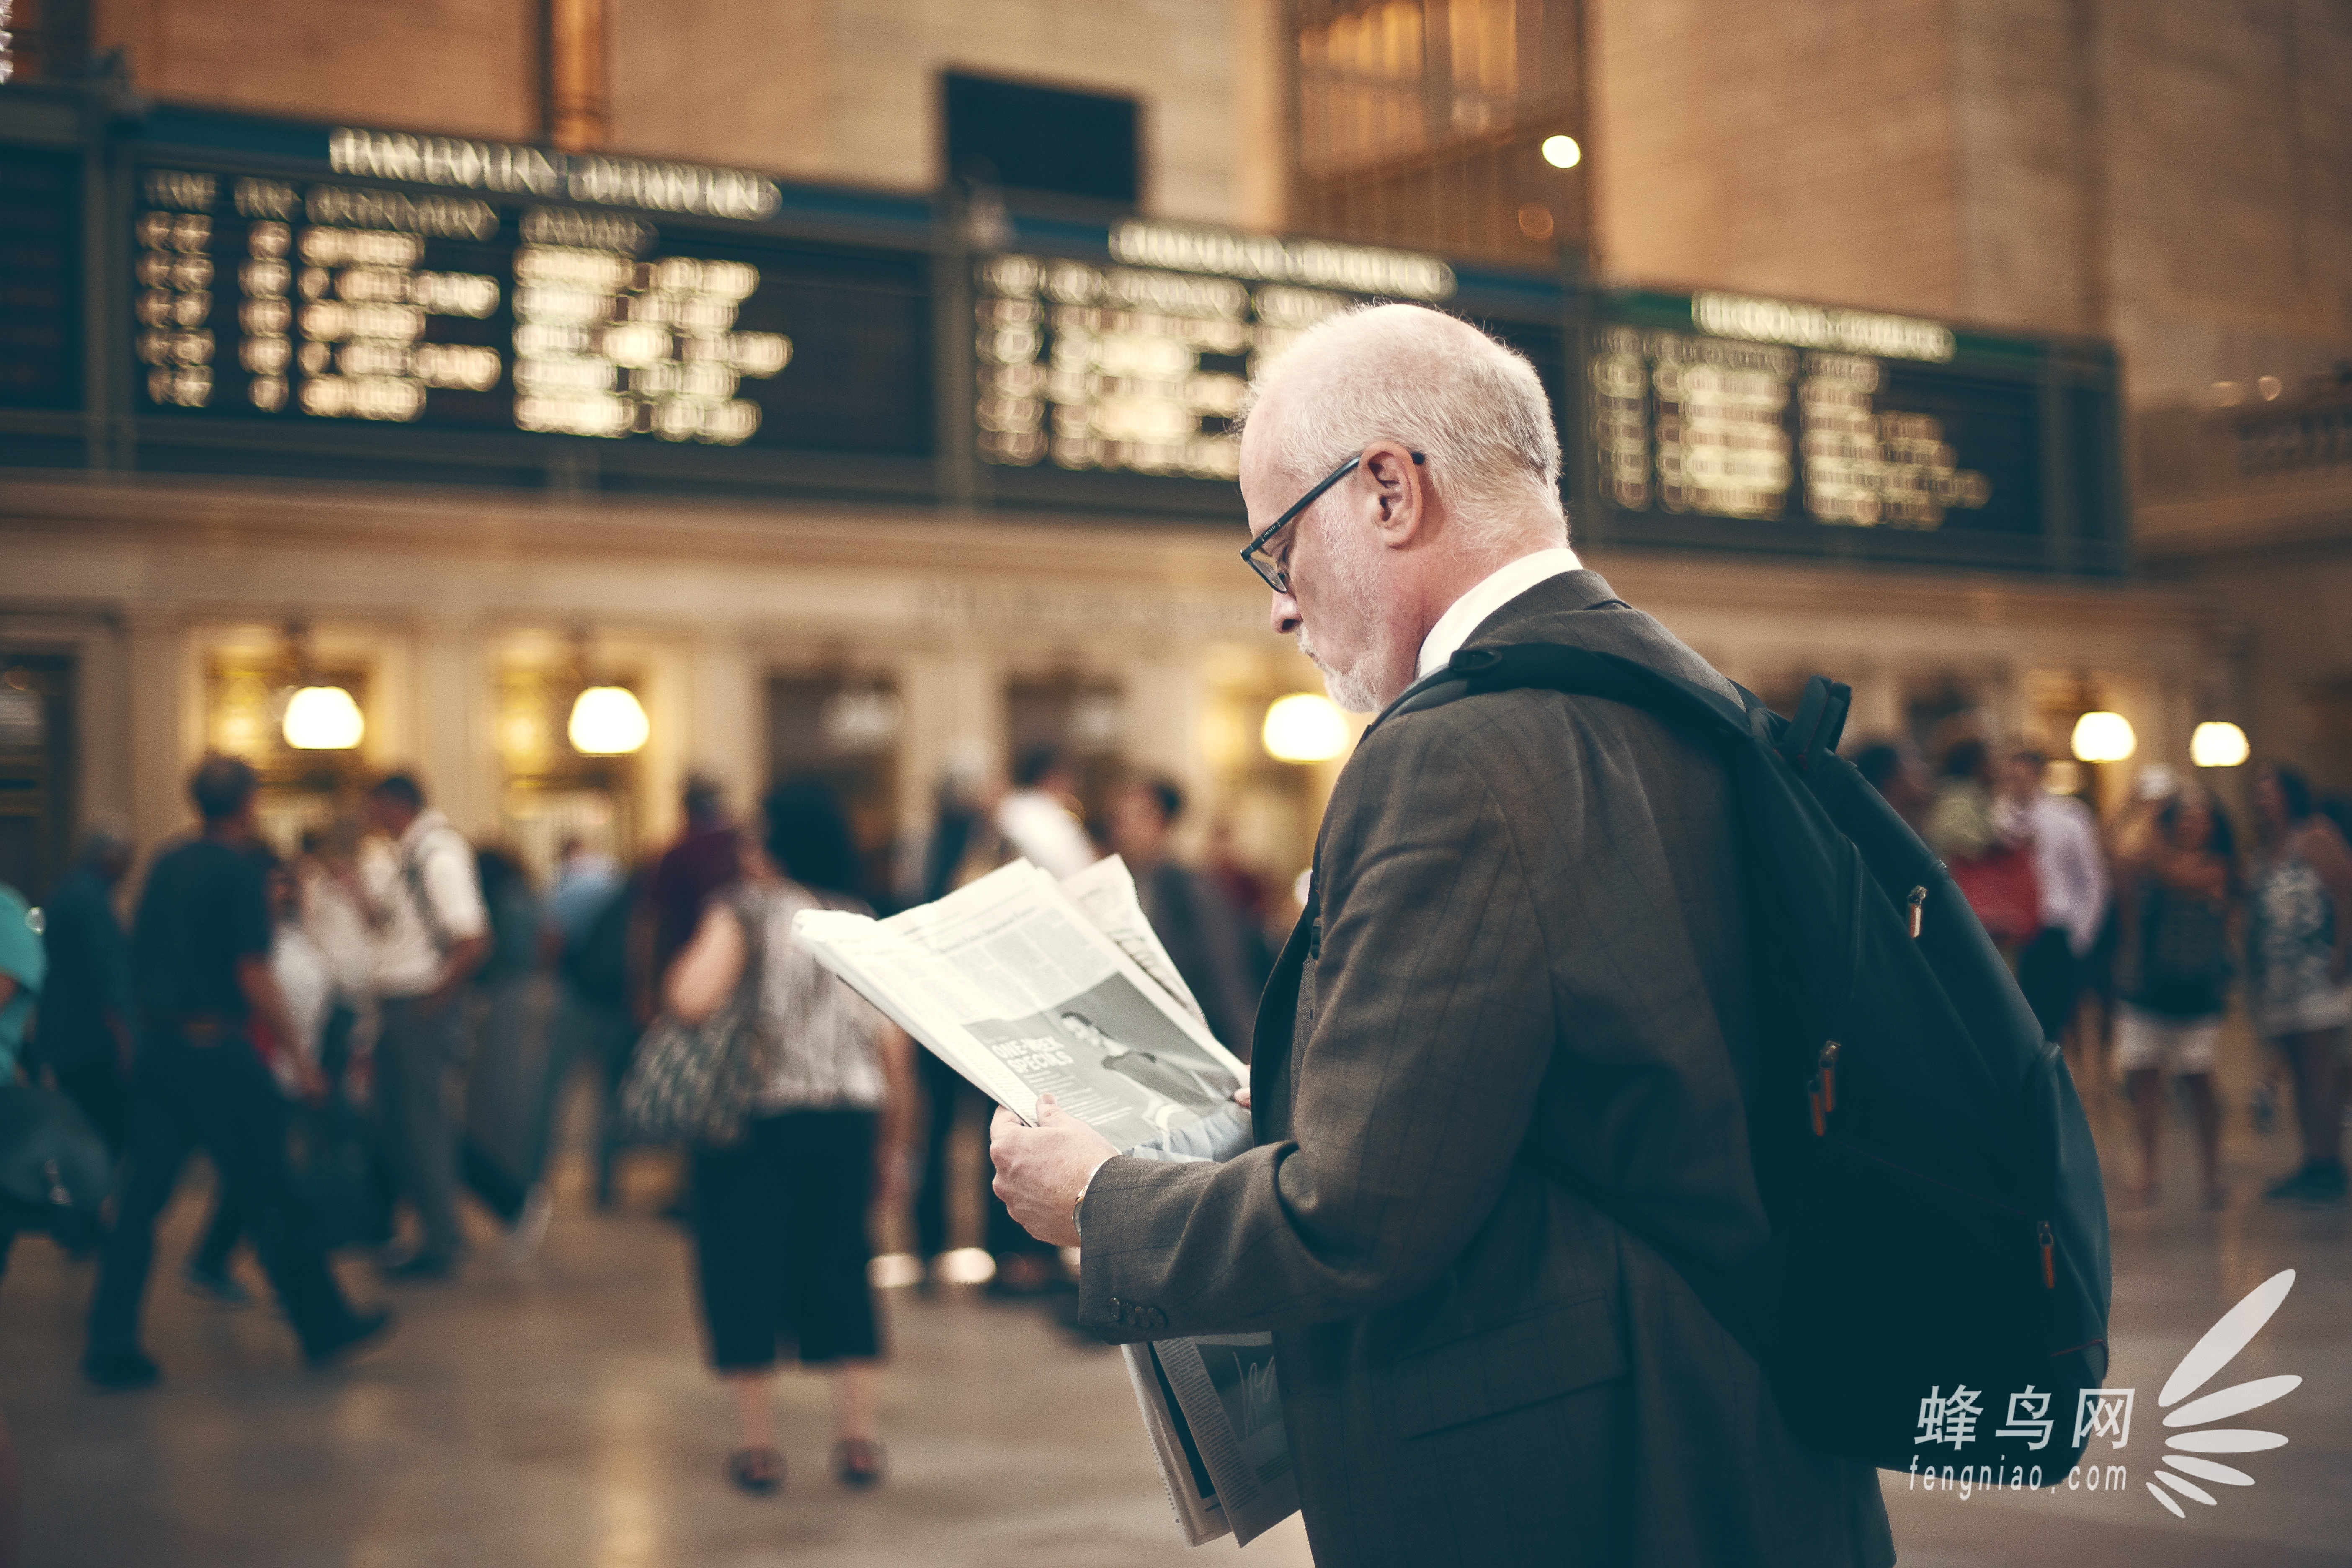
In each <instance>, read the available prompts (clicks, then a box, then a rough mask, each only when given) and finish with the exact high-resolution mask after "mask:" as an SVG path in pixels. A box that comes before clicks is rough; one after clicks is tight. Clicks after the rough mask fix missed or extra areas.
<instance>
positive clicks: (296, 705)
mask: <svg viewBox="0 0 2352 1568" xmlns="http://www.w3.org/2000/svg"><path fill="white" fill-rule="evenodd" d="M283 733H284V734H285V736H286V743H287V744H288V745H289V746H291V747H293V748H294V749H295V750H296V751H298V752H348V751H350V750H351V749H352V747H353V746H356V745H358V744H359V743H360V737H361V736H362V735H364V734H366V733H367V720H366V718H365V717H364V716H363V715H362V713H361V712H360V705H359V704H358V703H357V702H354V701H352V694H351V693H350V692H348V691H346V690H344V689H342V688H341V687H340V686H305V687H303V688H302V689H300V690H299V691H297V692H295V693H294V696H293V698H292V700H289V702H288V703H287V704H286V723H285V726H284V730H283Z"/></svg>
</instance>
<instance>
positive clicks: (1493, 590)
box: [1413, 544, 1584, 680]
mask: <svg viewBox="0 0 2352 1568" xmlns="http://www.w3.org/2000/svg"><path fill="white" fill-rule="evenodd" d="M1583 565H1584V563H1583V562H1581V561H1579V560H1578V559H1577V558H1576V552H1575V551H1573V550H1570V549H1569V548H1568V547H1567V546H1566V545H1564V544H1563V545H1557V546H1554V547H1553V548H1552V549H1549V550H1538V551H1537V552H1535V553H1534V554H1532V555H1522V556H1520V557H1519V558H1518V559H1517V561H1513V562H1509V563H1506V564H1504V565H1502V566H1498V567H1496V569H1495V570H1494V571H1493V572H1491V573H1489V574H1487V576H1486V581H1485V582H1482V583H1480V584H1478V585H1477V586H1476V587H1475V588H1473V589H1471V590H1470V591H1469V592H1468V593H1466V594H1465V595H1462V596H1461V597H1460V598H1458V599H1456V600H1454V603H1453V604H1452V605H1450V606H1449V607H1448V608H1447V609H1446V612H1445V613H1444V615H1442V616H1438V617H1437V624H1436V625H1435V626H1432V627H1430V628H1429V635H1428V636H1427V637H1423V638H1422V639H1421V665H1420V668H1418V669H1416V670H1415V671H1414V672H1413V679H1416V680H1418V679H1422V678H1423V677H1424V676H1426V675H1428V674H1429V672H1430V671H1432V670H1433V669H1443V668H1445V661H1446V660H1448V659H1450V658H1453V657H1454V650H1455V649H1456V648H1458V647H1461V646H1462V645H1463V644H1464V643H1465V642H1468V641H1469V640H1470V634H1471V633H1472V632H1475V631H1476V630H1477V629H1478V623H1480V622H1481V621H1483V620H1485V619H1486V617H1487V616H1491V615H1493V614H1494V613H1495V612H1496V610H1499V609H1501V608H1502V607H1503V606H1504V605H1507V604H1509V603H1510V602H1511V601H1512V600H1513V599H1516V598H1517V597H1518V596H1519V595H1522V594H1524V593H1526V592H1527V591H1528V589H1530V588H1532V587H1534V586H1535V585H1536V584H1538V583H1544V582H1549V580H1550V579H1552V578H1554V577H1558V576H1560V575H1562V574H1566V573H1570V572H1575V571H1580V570H1581V569H1582V567H1583Z"/></svg>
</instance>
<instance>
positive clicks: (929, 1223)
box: [914, 769, 1027, 1293]
mask: <svg viewBox="0 0 2352 1568" xmlns="http://www.w3.org/2000/svg"><path fill="white" fill-rule="evenodd" d="M981 794H982V790H981V788H980V786H979V781H978V780H977V779H976V777H975V776H974V775H973V774H972V773H971V772H970V771H967V770H962V769H954V770H950V772H949V773H947V774H946V775H945V776H943V777H942V778H941V779H940V784H939V789H938V790H937V792H936V793H935V795H934V796H933V805H932V818H931V830H930V832H929V835H927V836H926V837H925V838H924V841H923V858H922V866H921V873H920V876H921V881H920V883H919V886H918V887H916V888H915V889H914V892H915V894H916V898H915V900H914V901H915V902H917V903H925V904H928V903H931V902H933V901H934V900H939V899H943V898H945V897H946V896H947V895H948V894H950V893H951V892H953V891H954V890H955V889H956V888H957V887H958V886H959V885H960V879H961V878H962V877H963V875H964V873H965V870H966V868H967V866H968V864H969V857H970V855H971V850H972V847H973V845H974V841H975V839H976V838H992V837H994V829H993V825H992V823H991V822H990V820H989V810H988V805H987V804H986V802H985V801H984V800H982V799H981V798H980V796H981ZM915 1077H916V1079H917V1080H918V1081H919V1083H920V1084H921V1085H922V1090H923V1111H922V1118H921V1120H922V1127H923V1132H922V1148H921V1152H920V1154H919V1174H918V1177H917V1180H916V1184H915V1202H914V1220H915V1255H916V1256H917V1257H919V1258H921V1259H922V1260H923V1279H922V1280H921V1283H920V1285H919V1289H922V1290H923V1291H925V1292H927V1293H928V1292H930V1291H933V1290H936V1289H938V1287H939V1285H940V1279H939V1278H938V1275H937V1272H936V1266H937V1263H938V1260H939V1258H940V1256H941V1255H942V1254H943V1253H945V1252H946V1251H947V1249H948V1240H949V1236H948V1221H949V1217H950V1216H949V1213H948V1206H949V1205H948V1199H949V1184H950V1181H951V1180H952V1179H953V1175H954V1173H953V1171H952V1170H951V1169H950V1166H951V1165H952V1163H953V1152H954V1138H955V1129H956V1123H957V1121H959V1120H960V1119H961V1118H962V1117H963V1116H964V1115H965V1114H966V1108H967V1107H977V1106H980V1105H984V1104H985V1103H986V1101H987V1097H986V1096H984V1095H982V1093H981V1092H980V1091H979V1090H978V1089H974V1088H973V1087H972V1086H971V1084H969V1083H967V1082H966V1081H965V1080H964V1077H963V1075H962V1074H961V1073H959V1072H957V1071H956V1070H955V1068H951V1067H950V1066H948V1064H947V1063H946V1062H944V1061H941V1060H940V1058H938V1057H936V1056H934V1055H932V1054H931V1053H930V1052H929V1051H917V1052H916V1053H915ZM981 1114H982V1116H984V1115H985V1114H986V1113H985V1111H982V1113H981ZM994 1196H995V1194H988V1201H989V1202H991V1203H992V1202H993V1201H994ZM982 1212H983V1213H985V1212H986V1205H985V1204H983V1205H982ZM1003 1223H1004V1224H1006V1225H1010V1224H1011V1223H1012V1216H1011V1215H1007V1216H1005V1219H1004V1221H1003ZM1023 1234H1024V1236H1025V1235H1026V1234H1027V1233H1026V1232H1024V1233H1023Z"/></svg>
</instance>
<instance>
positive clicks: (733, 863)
mask: <svg viewBox="0 0 2352 1568" xmlns="http://www.w3.org/2000/svg"><path fill="white" fill-rule="evenodd" d="M681 804H682V805H684V807H685V811H686V826H684V827H683V828H682V829H681V830H680V831H679V833H678V837H677V843H675V844H673V845H671V846H670V847H668V848H667V849H666V850H664V851H663V852H662V858H661V859H660V860H659V861H657V862H656V864H655V866H654V876H653V882H652V884H651V885H650V886H649V887H648V888H647V889H646V904H647V906H648V908H649V909H650V910H651V911H652V917H653V931H652V942H653V948H652V954H651V957H652V962H651V963H650V965H649V966H648V968H647V972H646V976H645V981H646V991H645V994H644V997H643V1004H644V1011H643V1013H642V1014H641V1017H649V1016H651V1010H652V1008H653V1007H654V1006H655V1005H656V1004H657V1003H658V1002H659V999H660V998H661V996H662V995H663V994H664V993H663V989H662V987H663V984H664V983H665V982H666V981H667V979H668V977H669V966H670V964H671V963H673V962H674V961H675V960H676V959H677V955H678V953H679V952H680V951H681V950H682V949H684V948H685V946H686V944H687V943H688V942H691V941H692V940H694V933H695V932H696V931H698V930H699V929H700V928H701V925H702V915H703V911H704V910H707V909H708V908H709V905H710V900H711V899H712V898H714V897H715V896H716V895H717V894H718V893H719V890H720V889H724V888H726V887H728V886H730V884H732V883H733V882H734V880H735V879H736V878H737V876H738V875H740V871H741V868H742V860H743V841H742V836H741V835H740V833H738V832H737V831H736V828H735V825H734V823H733V822H732V821H731V820H730V818H729V816H728V815H727V797H726V795H725V794H724V792H722V791H721V790H720V789H719V784H718V783H717V782H716V781H715V780H712V779H709V778H706V777H704V776H703V775H701V774H700V773H696V774H694V775H693V776H691V777H689V778H688V780H687V781H686V793H685V798H684V800H683V802H682V803H681Z"/></svg>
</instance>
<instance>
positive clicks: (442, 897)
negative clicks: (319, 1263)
mask: <svg viewBox="0 0 2352 1568" xmlns="http://www.w3.org/2000/svg"><path fill="white" fill-rule="evenodd" d="M368 810H369V813H370V815H371V816H373V817H374V819H375V826H376V828H377V830H378V831H379V832H381V833H382V834H383V837H384V838H385V839H387V840H389V845H388V847H387V846H386V845H383V844H376V845H373V846H371V848H372V849H373V853H372V854H371V855H369V857H368V858H367V859H366V860H365V861H364V863H363V864H362V868H361V871H362V879H363V881H364V883H365V885H366V889H367V898H368V904H369V910H370V918H371V922H372V923H373V926H374V928H375V932H376V943H377V948H376V995H377V998H378V1003H377V1005H378V1008H379V1018H380V1024H379V1030H378V1034H377V1037H376V1044H375V1078H374V1086H373V1103H374V1107H375V1114H376V1125H377V1128H378V1131H379V1134H380V1136H381V1137H382V1138H383V1146H384V1151H385V1152H386V1153H387V1154H389V1155H390V1157H391V1161H392V1166H393V1171H394V1176H395V1178H396V1180H397V1181H398V1184H399V1187H400V1194H401V1196H403V1197H404V1198H406V1199H407V1200H408V1202H409V1204H410V1205H412V1206H414V1207H415V1210H416V1217H417V1222H418V1225H419V1226H420V1230H421V1235H420V1237H419V1238H418V1240H417V1242H416V1245H415V1247H413V1248H411V1249H410V1250H409V1251H408V1253H407V1255H406V1256H405V1257H404V1258H396V1259H394V1260H392V1261H390V1262H387V1263H386V1265H385V1267H384V1276H385V1278H387V1279H395V1280H401V1281H404V1282H410V1283H423V1284H430V1283H436V1282H440V1281H444V1280H448V1279H454V1278H456V1276H457V1266H458V1262H459V1259H460V1258H462V1257H463V1255H464V1252H465V1237H464V1233H463V1232H462V1231H460V1230H459V1229H458V1226H457V1127H456V1125H455V1124H454V1123H453V1122H452V1121H451V1119H450V1114H449V1079H450V1076H451V1074H452V1073H454V1072H455V1071H456V1069H457V1065H458V1061H459V1058H460V1056H461V1054H462V1052H463V1049H464V1041H465V1036H464V1025H465V1012H464V1009H463V1008H462V1007H461V1006H460V1005H458V1004H459V997H460V994H461V992H462V988H463V987H464V985H465V984H466V981H467V978H468V977H470V976H471V975H472V974H473V973H474V971H475V970H477V969H478V968H479V967H481V964H482V961H483V960H484V959H485V958H487V957H488V955H489V950H490V941H489V918H488V913H487V911H486V910H485V909H484V907H483V904H482V889H481V883H480V881H479V880H478V878H477V875H476V872H475V868H474V851H473V847H471V846H470V845H468V844H467V842H466V838H465V836H464V835H463V834H461V833H459V832H458V831H457V829H456V828H455V827H453V826H450V824H449V819H448V818H447V817H446V816H442V815H441V813H439V812H438V811H435V810H432V809H430V808H429V807H428V806H427V805H425V791H424V789H423V788H422V787H421V786H419V785H418V784H417V782H416V780H415V778H414V777H412V776H411V775H409V774H407V773H387V774H386V775H384V776H383V778H381V779H379V780H377V781H376V784H375V787H374V788H373V789H371V790H370V791H369V792H368Z"/></svg>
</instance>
